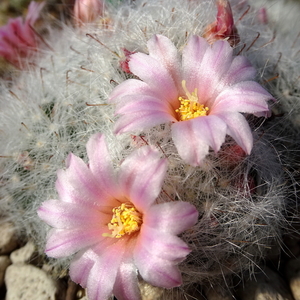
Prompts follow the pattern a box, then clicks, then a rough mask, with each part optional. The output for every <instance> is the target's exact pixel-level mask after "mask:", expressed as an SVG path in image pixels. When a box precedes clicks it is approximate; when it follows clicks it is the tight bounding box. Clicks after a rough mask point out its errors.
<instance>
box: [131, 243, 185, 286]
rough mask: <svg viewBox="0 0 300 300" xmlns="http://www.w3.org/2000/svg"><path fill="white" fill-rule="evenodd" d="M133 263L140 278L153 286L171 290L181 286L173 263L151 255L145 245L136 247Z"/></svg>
mask: <svg viewBox="0 0 300 300" xmlns="http://www.w3.org/2000/svg"><path fill="white" fill-rule="evenodd" d="M137 247H138V251H135V252H134V261H135V264H136V265H137V267H138V269H139V273H140V274H141V276H142V278H143V279H144V280H145V281H147V282H149V283H150V284H152V285H154V286H159V287H164V288H173V287H176V286H180V285H181V284H182V279H181V274H180V271H179V270H178V267H177V266H176V265H175V264H174V262H170V261H168V260H166V259H162V258H158V257H155V256H153V255H152V253H151V252H149V250H148V249H147V245H138V246H137Z"/></svg>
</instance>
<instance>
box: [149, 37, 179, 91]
mask: <svg viewBox="0 0 300 300" xmlns="http://www.w3.org/2000/svg"><path fill="white" fill-rule="evenodd" d="M147 47H148V50H149V55H150V56H151V57H153V58H155V59H156V60H157V61H158V62H159V63H160V64H162V65H163V66H164V68H165V69H166V70H167V71H168V73H169V74H170V75H171V77H172V78H173V81H174V82H175V85H176V86H177V89H178V87H179V86H181V78H180V60H179V55H178V51H177V48H176V47H175V46H174V44H173V43H172V42H171V40H169V39H168V38H167V37H165V36H163V35H160V34H156V35H154V36H153V37H152V38H151V39H150V40H149V41H148V43H147Z"/></svg>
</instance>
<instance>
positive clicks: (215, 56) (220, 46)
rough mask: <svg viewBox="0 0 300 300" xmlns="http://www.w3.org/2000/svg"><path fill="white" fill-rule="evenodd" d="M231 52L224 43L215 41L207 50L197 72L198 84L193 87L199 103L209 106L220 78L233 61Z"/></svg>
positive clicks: (220, 82)
mask: <svg viewBox="0 0 300 300" xmlns="http://www.w3.org/2000/svg"><path fill="white" fill-rule="evenodd" d="M232 51H233V50H232V48H231V47H230V45H229V43H228V42H226V41H217V42H215V43H214V44H213V45H212V46H211V47H209V48H207V50H206V52H205V54H204V57H203V59H202V62H201V66H200V67H199V69H198V72H197V78H198V84H197V86H195V87H194V88H198V97H199V99H201V100H200V101H201V103H203V104H206V105H207V106H210V105H211V103H210V102H209V101H208V100H209V99H210V98H211V97H212V95H213V94H214V92H215V90H217V89H218V86H219V85H221V84H222V81H221V78H222V77H223V75H224V74H225V73H226V72H227V71H228V69H229V67H230V65H231V63H232V60H233V57H232ZM207 101H208V102H207Z"/></svg>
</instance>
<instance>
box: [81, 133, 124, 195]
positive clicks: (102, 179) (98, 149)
mask: <svg viewBox="0 0 300 300" xmlns="http://www.w3.org/2000/svg"><path fill="white" fill-rule="evenodd" d="M86 149H87V154H88V157H89V168H90V170H91V172H92V173H93V175H94V176H95V178H97V184H98V185H99V189H101V191H102V193H103V195H102V196H104V194H105V193H106V194H107V195H105V196H106V197H109V196H113V197H115V198H117V197H118V194H119V193H117V185H116V184H115V182H116V178H115V175H114V171H113V166H112V163H111V158H110V155H109V153H108V150H107V147H106V144H105V138H104V135H102V134H100V133H97V134H94V135H92V136H91V137H90V139H89V141H88V143H87V146H86Z"/></svg>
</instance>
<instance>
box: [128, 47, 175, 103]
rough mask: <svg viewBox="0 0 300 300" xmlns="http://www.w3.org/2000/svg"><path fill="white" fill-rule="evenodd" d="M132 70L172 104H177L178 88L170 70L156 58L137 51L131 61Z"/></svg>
mask: <svg viewBox="0 0 300 300" xmlns="http://www.w3.org/2000/svg"><path fill="white" fill-rule="evenodd" d="M129 68H130V70H131V72H132V73H133V74H134V75H136V76H138V77H139V78H140V79H141V80H143V81H144V82H146V83H147V84H148V85H149V86H150V87H151V88H152V89H153V90H154V91H155V92H156V93H158V94H159V96H160V97H161V98H163V99H164V100H165V101H167V102H169V103H170V104H171V105H174V104H177V103H175V101H176V102H177V99H178V90H177V87H176V84H175V82H174V81H173V78H172V77H171V75H170V74H169V72H168V70H167V69H166V68H165V67H164V66H163V65H162V64H161V63H160V62H159V61H157V60H156V59H155V58H153V57H151V56H149V55H147V54H144V53H135V54H132V55H131V58H130V61H129Z"/></svg>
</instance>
